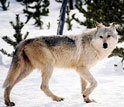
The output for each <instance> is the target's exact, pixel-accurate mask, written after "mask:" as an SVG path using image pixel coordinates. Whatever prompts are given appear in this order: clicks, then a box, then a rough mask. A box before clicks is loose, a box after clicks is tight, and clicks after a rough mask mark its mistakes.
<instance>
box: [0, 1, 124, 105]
mask: <svg viewBox="0 0 124 107" xmlns="http://www.w3.org/2000/svg"><path fill="white" fill-rule="evenodd" d="M10 1H11V4H10V7H9V10H8V11H6V12H3V11H2V10H1V9H0V48H3V47H4V48H5V49H7V50H8V51H12V48H10V46H8V45H7V44H6V43H5V42H4V41H3V40H2V39H1V37H2V36H4V35H8V36H10V37H12V34H13V33H14V31H13V29H12V27H11V26H10V24H9V21H12V20H13V21H14V20H15V14H18V13H19V14H20V16H21V20H23V21H25V20H26V19H25V17H24V14H23V13H22V8H23V6H21V5H20V4H19V3H17V2H15V1H14V0H10ZM59 9H60V4H58V3H55V2H54V1H52V2H51V6H50V11H51V12H50V15H49V17H47V18H46V17H45V18H43V20H44V22H45V25H44V29H43V30H39V29H38V28H35V27H34V26H33V25H32V24H31V23H32V22H33V20H31V21H30V22H29V23H28V24H27V25H26V26H25V27H24V29H23V33H25V32H27V31H29V32H30V34H29V37H28V38H31V37H35V36H39V35H43V34H46V35H52V34H56V30H57V19H58V16H59ZM48 22H50V23H51V29H50V30H47V27H46V25H47V23H48ZM75 29H76V30H74V31H73V32H81V29H80V30H79V27H77V26H75ZM83 29H85V28H83ZM67 33H70V32H67V31H66V30H65V32H64V34H67ZM71 33H72V32H71ZM10 62H11V58H8V57H6V56H4V55H2V54H1V53H0V107H5V105H4V102H3V89H2V84H3V81H4V79H5V77H6V75H7V72H8V69H9V65H10ZM114 64H118V66H117V67H114ZM91 73H92V74H93V75H94V77H95V78H96V80H97V81H98V87H97V88H96V89H95V90H94V92H93V93H92V95H91V98H94V99H95V100H96V101H97V103H90V104H86V103H85V102H84V101H83V99H82V96H81V92H80V90H81V89H80V80H79V76H78V74H77V73H76V72H75V71H74V70H70V69H69V70H68V69H55V70H54V73H53V76H52V78H51V80H50V88H51V90H52V91H53V92H54V93H55V94H56V95H58V96H61V97H64V98H65V100H64V101H62V102H55V101H52V100H51V99H50V98H48V97H47V96H46V95H45V94H44V93H43V92H42V91H41V90H40V84H41V73H40V71H38V70H35V71H34V72H33V73H32V74H31V75H30V76H28V77H27V78H26V79H25V80H23V81H21V82H20V83H19V84H17V85H16V86H15V87H14V88H13V91H12V95H11V99H12V101H14V102H15V103H16V107H117V106H118V107H124V71H123V70H122V65H121V63H120V59H119V58H117V57H113V58H110V59H105V60H104V61H102V62H100V63H99V64H97V65H96V66H95V67H94V68H92V69H91Z"/></svg>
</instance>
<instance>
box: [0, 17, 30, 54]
mask: <svg viewBox="0 0 124 107" xmlns="http://www.w3.org/2000/svg"><path fill="white" fill-rule="evenodd" d="M10 24H11V25H12V27H13V29H14V30H15V34H14V35H13V37H14V38H15V40H12V39H11V38H10V37H8V36H3V37H2V39H3V40H4V41H5V42H7V43H8V44H9V45H11V46H13V48H14V51H13V52H12V53H8V52H7V51H6V50H4V49H3V48H2V49H0V51H1V52H2V53H3V54H4V55H7V56H13V53H14V52H15V49H16V46H17V44H19V43H20V42H21V41H22V40H25V39H26V38H27V36H28V34H29V32H27V33H26V34H25V35H23V34H22V33H21V30H22V28H23V27H24V23H23V22H21V21H20V18H19V15H16V23H15V24H14V23H13V22H12V21H11V22H10Z"/></svg>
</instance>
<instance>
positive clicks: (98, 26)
mask: <svg viewBox="0 0 124 107" xmlns="http://www.w3.org/2000/svg"><path fill="white" fill-rule="evenodd" d="M95 25H96V27H97V28H101V27H103V25H102V24H101V23H99V22H97V21H95Z"/></svg>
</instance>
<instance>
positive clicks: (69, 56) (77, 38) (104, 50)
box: [3, 22, 118, 106]
mask: <svg viewBox="0 0 124 107" xmlns="http://www.w3.org/2000/svg"><path fill="white" fill-rule="evenodd" d="M117 42H118V35H117V32H116V29H115V27H114V24H112V25H110V26H108V27H106V26H104V25H102V24H100V23H98V22H96V28H92V29H89V30H86V32H83V33H82V34H80V35H71V36H59V35H57V36H48V37H47V36H41V37H37V38H32V39H27V40H25V41H23V42H21V43H20V44H19V45H18V46H17V48H16V51H15V53H14V57H13V59H12V63H11V66H10V69H9V72H8V75H7V77H6V80H5V82H4V84H3V87H4V101H5V104H6V105H7V106H14V105H15V103H14V102H11V101H10V92H11V89H12V88H13V86H14V85H15V84H16V83H18V82H19V81H21V80H22V79H24V78H25V77H27V76H28V75H29V74H30V73H31V72H32V71H33V69H35V68H38V69H40V70H41V72H42V84H41V90H42V91H44V93H45V94H46V95H47V96H49V97H51V98H52V99H53V100H55V101H61V100H63V98H61V97H58V96H56V95H54V94H53V93H52V92H51V91H50V89H49V80H50V77H51V75H52V72H53V68H54V67H60V68H62V67H64V68H72V69H75V70H76V71H77V73H78V74H79V75H80V80H81V89H82V96H83V98H84V101H85V102H86V103H89V102H94V101H95V100H91V99H90V98H89V95H90V94H91V92H92V91H93V90H94V88H95V87H96V86H97V82H96V80H95V79H94V77H93V76H92V75H91V73H90V72H89V69H90V68H91V67H93V66H94V65H95V64H96V63H97V62H98V61H99V60H102V59H104V58H105V57H107V56H108V55H109V54H110V53H111V52H112V50H113V49H114V48H115V47H116V44H117ZM88 83H89V84H90V85H88Z"/></svg>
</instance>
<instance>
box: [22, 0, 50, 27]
mask: <svg viewBox="0 0 124 107" xmlns="http://www.w3.org/2000/svg"><path fill="white" fill-rule="evenodd" d="M24 4H25V6H26V9H24V13H25V14H26V16H27V21H26V23H27V22H28V21H29V20H30V19H31V18H33V19H34V20H35V23H34V24H35V25H36V26H37V27H40V29H42V25H43V21H42V20H41V17H42V16H48V13H49V9H48V6H49V5H50V3H49V0H35V1H33V4H34V6H31V4H30V3H28V0H25V2H24ZM31 10H32V11H31Z"/></svg>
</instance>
